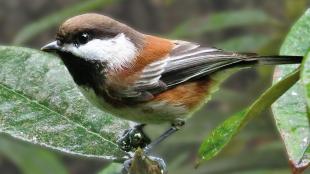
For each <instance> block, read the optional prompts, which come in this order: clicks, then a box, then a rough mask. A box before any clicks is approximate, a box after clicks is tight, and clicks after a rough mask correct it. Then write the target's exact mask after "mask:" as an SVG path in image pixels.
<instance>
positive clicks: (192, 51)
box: [121, 41, 245, 101]
mask: <svg viewBox="0 0 310 174" xmlns="http://www.w3.org/2000/svg"><path fill="white" fill-rule="evenodd" d="M244 58H245V57H244V56H243V55H239V54H235V53H232V52H224V51H222V50H220V49H217V48H212V47H201V46H199V45H198V44H195V43H190V42H185V41H175V47H174V49H173V50H172V52H171V53H170V54H169V55H167V56H166V57H164V58H162V59H160V60H158V61H155V62H153V63H151V64H149V65H148V66H146V67H145V68H144V69H143V70H142V71H141V72H140V75H139V78H138V79H137V80H136V81H135V83H134V84H133V85H132V86H130V87H129V88H128V89H126V90H123V91H122V92H121V93H122V94H121V95H122V96H123V97H126V98H133V99H135V100H138V101H146V100H150V99H151V98H152V97H151V96H152V95H154V94H156V93H160V92H162V91H165V90H167V89H169V88H171V87H174V86H175V85H178V84H180V83H184V82H186V81H189V80H192V79H196V78H200V77H203V76H206V75H209V74H210V73H213V72H215V71H217V70H219V69H222V68H225V67H227V66H230V65H232V64H235V63H238V62H241V61H243V60H244Z"/></svg>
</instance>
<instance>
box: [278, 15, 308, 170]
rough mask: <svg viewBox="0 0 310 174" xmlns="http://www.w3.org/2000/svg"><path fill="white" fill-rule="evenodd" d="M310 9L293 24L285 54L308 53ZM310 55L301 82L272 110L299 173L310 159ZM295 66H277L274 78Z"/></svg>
mask: <svg viewBox="0 0 310 174" xmlns="http://www.w3.org/2000/svg"><path fill="white" fill-rule="evenodd" d="M309 27H310V10H308V11H307V12H306V13H305V14H304V15H303V16H302V17H301V18H300V19H299V20H298V22H297V23H296V24H295V25H294V26H293V28H292V29H291V31H290V33H289V35H288V36H287V38H286V39H285V42H284V44H283V46H282V48H281V51H280V54H282V55H306V54H307V52H308V49H309V46H310V39H309V37H310V30H309ZM308 57H309V53H308V55H307V56H306V57H305V60H304V62H303V71H302V73H301V79H302V82H303V83H302V82H299V83H297V84H296V85H295V86H294V87H293V88H291V89H290V90H289V91H288V92H287V93H286V94H285V95H283V96H282V97H281V98H280V99H279V100H278V101H277V102H276V103H275V104H274V105H273V113H274V118H275V121H276V125H277V128H278V130H279V131H280V134H281V136H282V139H283V141H284V144H285V146H286V150H287V153H288V156H289V159H290V162H291V165H292V166H293V170H294V171H296V173H298V172H299V171H302V170H303V169H304V168H305V167H306V166H308V165H309V163H310V158H309V152H308V151H307V149H308V148H309V145H310V122H309V121H310V120H309V117H308V113H307V108H306V107H307V106H306V105H307V103H306V101H307V100H308V99H307V95H305V91H306V90H304V89H306V88H307V82H306V81H307V78H308V77H309V74H308V72H307V71H308V70H307V68H306V67H307V62H308V59H309V58H308ZM295 67H296V66H294V65H290V66H281V67H279V68H278V69H277V70H276V74H275V81H278V80H279V79H281V78H282V77H283V76H285V75H286V74H287V73H288V72H289V71H291V70H292V69H294V68H295Z"/></svg>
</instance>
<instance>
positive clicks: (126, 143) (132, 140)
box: [117, 124, 151, 152]
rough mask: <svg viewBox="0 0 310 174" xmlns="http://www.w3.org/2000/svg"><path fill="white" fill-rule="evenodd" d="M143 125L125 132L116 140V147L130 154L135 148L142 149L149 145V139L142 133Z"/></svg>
mask: <svg viewBox="0 0 310 174" xmlns="http://www.w3.org/2000/svg"><path fill="white" fill-rule="evenodd" d="M144 126H145V124H140V125H137V126H135V127H133V128H130V129H127V130H125V132H124V134H123V135H122V137H120V138H119V139H118V140H117V144H118V146H119V147H120V148H121V149H122V150H124V151H126V152H132V151H135V150H136V149H137V148H139V147H140V148H144V147H146V146H147V145H149V144H150V143H151V139H150V138H149V137H148V136H147V135H146V134H145V133H144V132H143V127H144Z"/></svg>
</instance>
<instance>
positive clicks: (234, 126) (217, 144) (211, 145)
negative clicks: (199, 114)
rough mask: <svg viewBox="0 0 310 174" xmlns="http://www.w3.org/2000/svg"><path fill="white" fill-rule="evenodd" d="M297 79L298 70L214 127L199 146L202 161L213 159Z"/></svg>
mask: <svg viewBox="0 0 310 174" xmlns="http://www.w3.org/2000/svg"><path fill="white" fill-rule="evenodd" d="M298 79H299V70H296V71H294V72H293V73H292V74H290V75H289V76H287V77H286V78H284V79H283V80H281V81H279V82H278V83H276V84H275V85H273V86H272V87H270V88H269V89H268V90H267V91H266V92H264V93H263V94H262V95H261V96H260V97H259V98H258V99H257V100H256V101H255V102H254V103H253V104H252V105H251V106H250V107H249V108H248V109H245V110H244V111H242V112H239V113H237V114H235V115H233V116H231V117H230V118H228V119H227V120H226V121H224V123H222V124H221V125H219V126H218V127H216V128H215V129H214V130H213V131H212V132H211V134H210V135H209V137H208V138H207V139H206V140H205V141H204V142H203V143H202V145H201V146H200V149H199V156H200V157H201V158H202V160H210V159H211V158H213V157H215V156H216V155H217V154H218V153H219V152H220V151H221V150H222V149H223V148H224V147H225V146H226V145H227V144H228V143H229V142H230V140H231V139H232V138H233V137H234V136H235V135H236V134H237V133H238V132H239V131H240V129H241V128H243V127H244V125H245V124H246V123H248V121H249V120H250V119H252V118H254V117H255V116H258V115H259V114H260V113H261V112H263V111H264V110H266V109H267V108H268V107H269V106H270V105H271V104H272V103H273V102H274V101H276V100H277V99H278V98H279V97H280V96H281V95H282V94H283V93H285V91H287V90H288V89H289V88H290V87H291V86H292V85H294V83H295V82H296V81H297V80H298ZM199 162H200V161H199Z"/></svg>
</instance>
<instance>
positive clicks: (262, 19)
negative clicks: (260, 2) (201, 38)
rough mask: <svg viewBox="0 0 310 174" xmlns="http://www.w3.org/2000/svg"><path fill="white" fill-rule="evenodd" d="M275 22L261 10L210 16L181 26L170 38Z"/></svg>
mask: <svg viewBox="0 0 310 174" xmlns="http://www.w3.org/2000/svg"><path fill="white" fill-rule="evenodd" d="M274 22H275V20H274V19H272V17H270V16H269V15H267V14H266V13H265V12H263V11H260V10H255V9H252V10H237V11H225V12H220V13H215V14H210V15H209V16H208V17H204V18H198V19H197V18H194V19H190V20H188V21H185V22H184V23H182V24H180V25H179V26H178V27H177V28H176V29H175V30H174V31H172V32H171V33H170V34H168V36H169V37H173V38H181V37H192V36H197V35H201V34H202V33H206V32H212V31H216V32H218V31H219V30H223V29H227V28H232V27H241V26H249V25H260V24H271V23H274Z"/></svg>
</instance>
